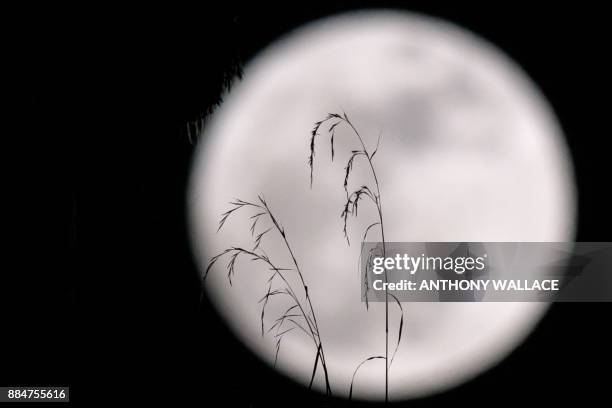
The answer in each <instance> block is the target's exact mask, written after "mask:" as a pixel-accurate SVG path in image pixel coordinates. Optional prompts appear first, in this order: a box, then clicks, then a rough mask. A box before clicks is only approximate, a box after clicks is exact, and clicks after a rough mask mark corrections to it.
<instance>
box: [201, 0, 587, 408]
mask: <svg viewBox="0 0 612 408" xmlns="http://www.w3.org/2000/svg"><path fill="white" fill-rule="evenodd" d="M342 111H345V112H347V113H348V114H349V116H350V117H351V120H352V121H353V122H354V123H355V125H356V127H357V128H358V129H359V130H360V132H361V133H362V134H363V135H364V139H365V140H366V143H369V144H370V145H375V144H376V140H377V137H378V134H379V133H380V132H382V133H383V139H382V142H381V148H380V150H379V152H378V153H377V157H376V159H375V164H376V166H377V172H378V177H379V179H380V180H381V195H382V197H383V202H384V217H385V225H386V230H387V229H388V231H385V232H386V235H387V237H386V238H387V240H388V241H418V242H421V241H568V240H572V239H573V234H574V228H575V203H576V196H575V188H574V180H573V173H572V165H571V162H570V158H569V154H568V151H567V147H566V145H565V141H564V138H563V135H562V133H561V130H560V127H559V125H558V122H557V120H556V119H555V117H554V115H553V114H552V112H551V109H550V107H549V105H548V104H547V102H546V101H545V99H544V98H543V96H542V95H541V94H540V93H539V91H538V90H537V88H536V87H535V86H534V85H533V83H532V82H531V81H530V80H529V79H528V78H527V76H526V75H525V74H524V73H523V72H522V71H521V70H520V69H519V68H518V67H517V66H516V65H515V64H514V63H513V62H512V61H511V60H510V59H509V58H508V57H507V56H505V55H504V54H503V53H501V52H500V51H499V50H498V49H496V48H495V47H493V46H492V45H490V44H489V43H487V42H485V41H483V40H482V39H480V38H478V37H476V36H475V35H474V34H472V33H470V32H468V31H466V30H464V29H462V28H459V27H457V26H455V25H452V24H449V23H446V22H443V21H440V20H436V19H433V18H430V17H424V16H421V15H417V14H412V13H407V12H395V11H368V12H357V13H348V14H343V15H339V16H335V17H331V18H327V19H324V20H321V21H317V22H314V23H311V24H308V25H306V26H305V27H303V28H300V29H298V30H295V31H293V32H291V33H289V34H287V35H286V36H285V37H283V38H281V39H280V40H278V41H277V42H275V43H274V44H272V45H270V46H269V47H268V48H267V49H265V50H264V51H263V52H261V54H260V55H259V56H257V57H256V58H255V59H254V60H253V61H251V62H250V63H249V64H248V65H247V66H246V67H245V69H244V79H243V80H242V81H239V82H236V83H235V85H234V87H233V89H232V91H231V92H230V94H229V95H227V96H226V97H225V102H224V104H223V105H222V106H221V107H220V108H219V110H218V111H217V112H215V114H214V115H213V117H212V118H211V120H210V122H209V125H208V126H207V127H206V129H205V130H204V132H203V134H202V137H201V143H200V146H199V148H198V151H197V153H196V156H195V161H194V166H193V172H192V178H191V185H190V190H189V211H190V219H189V222H190V226H191V232H192V237H193V240H192V241H193V248H194V252H195V254H196V256H197V257H198V260H199V263H200V265H201V266H202V268H205V267H206V265H207V263H208V260H209V259H210V257H211V256H213V255H215V254H217V253H219V252H221V251H222V250H223V249H225V248H228V247H230V246H233V245H249V244H248V242H251V234H250V231H249V222H248V214H247V213H245V214H243V215H237V216H236V218H235V219H233V220H231V221H228V223H227V225H226V226H224V228H223V230H222V231H221V232H219V233H216V230H217V223H218V221H219V215H220V214H221V213H222V212H224V211H225V210H227V208H228V202H229V201H231V200H233V199H234V198H236V197H239V198H242V199H246V200H255V199H256V198H257V195H258V194H263V195H264V196H265V198H266V200H267V201H268V202H269V204H270V205H271V207H272V208H273V210H274V211H275V214H276V215H277V217H278V219H279V220H280V222H281V223H282V224H283V226H284V227H285V230H286V231H287V234H288V237H289V239H290V241H291V245H292V246H293V248H294V251H295V253H296V255H297V257H298V260H299V262H300V266H301V269H302V270H303V271H304V275H305V278H306V280H307V283H308V286H309V292H310V294H311V298H312V302H313V305H314V308H315V310H316V313H317V319H318V320H319V326H320V330H321V335H322V338H323V339H324V345H325V353H326V360H327V365H328V367H329V372H330V373H329V374H330V381H331V387H332V390H333V392H334V395H337V396H342V395H345V396H346V395H347V394H348V389H349V384H350V380H351V376H352V374H353V371H354V369H355V367H356V365H357V364H358V363H359V362H360V361H362V360H363V359H364V358H366V357H368V356H371V355H377V354H378V355H379V354H381V353H383V354H384V344H385V343H384V341H385V340H384V304H371V305H370V309H369V311H367V310H366V308H365V306H364V304H363V303H362V302H361V301H360V283H359V279H358V274H357V271H356V260H357V256H358V251H359V245H355V244H353V245H351V246H347V244H346V241H345V239H344V237H343V234H342V220H341V219H340V218H339V214H340V211H341V206H342V204H343V201H344V199H345V196H344V194H345V193H344V191H343V189H342V181H343V178H344V174H343V166H344V165H345V163H346V152H347V151H350V149H351V148H352V147H353V145H352V144H351V143H352V142H351V139H350V136H349V134H348V131H346V130H344V131H341V132H339V133H338V134H337V135H336V151H337V153H336V155H337V157H336V159H335V161H334V162H333V163H332V162H331V160H330V157H329V156H330V153H329V141H328V140H326V136H324V135H323V136H321V137H320V138H319V139H318V142H317V143H319V144H318V146H317V155H316V161H315V169H314V173H315V180H314V184H313V187H312V189H310V187H309V170H308V166H307V164H306V161H307V157H308V142H309V132H310V130H311V129H312V127H313V124H314V122H315V121H317V120H320V119H322V118H324V117H325V116H326V115H327V113H329V112H342ZM343 154H344V156H343ZM351 177H353V178H354V180H355V182H356V183H359V182H360V181H359V180H363V179H364V178H366V177H367V173H366V172H365V171H364V172H360V171H359V170H356V172H355V173H354V175H352V176H351ZM364 211H365V213H363V214H360V216H359V218H357V219H353V220H351V222H350V224H349V233H351V234H352V238H353V241H357V242H358V241H359V239H360V234H361V232H360V231H363V228H364V227H365V226H367V225H368V224H369V223H370V222H371V219H370V218H368V217H369V215H368V213H367V210H364ZM266 245H267V248H266V250H267V251H268V255H270V256H271V257H274V256H279V257H280V256H283V255H282V248H280V247H277V246H275V244H274V242H273V239H271V240H270V241H268V242H267V243H266ZM236 269H237V272H236V277H235V278H234V279H233V285H232V286H230V285H229V283H228V280H227V274H226V271H225V269H224V268H223V266H220V267H219V268H213V270H212V271H211V273H210V275H209V276H208V278H207V280H206V282H205V288H206V291H207V294H208V296H209V297H210V298H211V300H212V302H213V304H214V305H215V306H216V308H217V309H218V311H219V313H220V314H221V315H222V316H223V317H224V318H225V320H226V321H227V324H228V325H229V326H230V327H231V328H232V329H233V331H234V333H235V334H236V335H237V336H238V337H239V338H240V339H241V340H242V342H243V343H244V344H245V345H246V346H247V347H248V348H250V349H251V350H252V351H253V352H254V353H256V354H257V355H258V356H259V357H261V358H262V359H263V360H264V361H267V362H269V363H270V364H272V363H273V361H274V356H275V340H274V336H273V335H266V336H262V335H261V326H260V310H261V309H260V306H261V304H259V303H258V301H259V300H260V299H261V297H262V296H263V295H264V294H265V291H266V281H267V278H268V275H267V274H265V273H261V271H258V270H257V268H256V267H254V266H253V265H251V264H249V263H248V262H244V263H241V264H239V265H237V267H236ZM546 308H547V305H546V304H539V303H483V304H473V303H409V304H408V303H407V304H404V310H405V324H404V333H403V338H402V344H401V345H400V348H399V351H398V354H397V356H396V359H395V361H394V362H393V366H392V368H391V370H390V373H389V381H390V382H389V395H390V400H391V401H393V400H400V399H405V398H413V397H419V396H425V395H429V394H432V393H437V392H441V391H443V390H446V389H449V388H451V387H454V386H456V385H459V384H461V383H464V382H465V381H467V380H469V379H471V378H473V377H474V376H476V375H478V374H480V373H482V372H484V371H485V370H486V369H487V368H490V367H492V366H493V365H494V364H495V363H497V362H499V361H500V360H501V359H503V358H504V357H505V356H506V355H507V354H508V353H509V352H511V351H512V350H513V349H514V348H515V347H516V346H517V345H518V344H520V342H521V341H523V340H524V338H525V337H526V336H527V335H528V334H529V333H530V331H531V330H532V328H533V327H534V326H535V324H537V322H538V321H539V319H540V318H541V316H542V315H543V313H544V312H545V311H546ZM276 312H278V311H276ZM393 312H395V311H393ZM393 312H390V313H391V319H390V332H395V331H396V330H397V327H398V319H397V315H394V314H393ZM267 313H269V315H270V316H273V315H274V313H275V311H274V309H270V311H269V312H267ZM271 323H272V322H266V324H268V325H270V324H271ZM390 343H391V344H393V340H390ZM315 352H316V350H314V349H313V347H312V343H310V342H309V341H308V338H306V337H305V336H304V335H301V336H300V334H299V333H296V334H295V335H293V336H289V337H287V338H286V339H285V340H283V345H282V348H281V350H280V353H279V356H278V363H277V366H276V367H277V369H278V370H279V371H280V372H282V373H284V374H286V375H288V376H289V377H291V378H293V379H294V380H295V381H297V382H299V383H301V384H305V385H306V384H308V381H309V379H310V375H311V372H312V364H313V362H314V358H315ZM323 385H324V383H323V381H322V379H321V378H317V381H316V382H315V384H314V388H315V389H317V390H320V391H322V390H323V388H322V387H323ZM354 396H355V397H356V398H361V399H370V400H381V399H383V398H384V362H377V361H372V362H371V363H368V364H367V365H364V366H363V368H362V369H361V371H360V372H359V375H358V377H357V378H356V380H355V390H354Z"/></svg>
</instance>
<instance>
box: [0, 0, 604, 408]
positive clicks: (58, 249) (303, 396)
mask: <svg viewBox="0 0 612 408" xmlns="http://www.w3.org/2000/svg"><path fill="white" fill-rule="evenodd" d="M373 5H378V6H382V5H387V6H389V7H398V8H406V9H408V10H413V11H420V12H424V13H427V14H431V15H433V16H437V17H441V18H444V19H447V20H450V21H453V22H455V23H458V24H460V25H462V26H464V27H466V28H468V29H470V30H472V31H474V32H476V33H477V34H479V35H480V36H482V37H484V38H485V39H488V40H489V41H491V42H493V43H494V44H496V45H497V46H499V47H500V48H501V49H502V50H504V51H505V52H506V53H508V54H509V55H510V56H511V57H512V58H514V59H515V60H516V61H518V63H519V64H520V65H521V66H522V67H523V68H524V69H525V70H526V72H527V73H528V74H529V75H530V76H531V77H532V78H533V79H534V80H535V82H536V83H537V84H538V85H539V86H540V88H541V89H542V91H543V93H544V94H545V95H546V96H547V97H548V98H549V100H550V101H551V103H552V105H553V108H554V109H555V111H556V113H557V115H558V116H559V118H560V120H561V123H562V126H563V129H564V131H565V133H566V135H567V138H568V144H569V146H570V149H571V151H572V155H573V160H574V165H575V168H576V177H577V181H578V189H579V225H578V236H577V238H576V240H577V241H612V239H611V235H610V231H611V227H612V221H611V220H610V217H609V209H610V208H612V200H611V198H610V196H609V194H607V193H608V191H607V190H609V185H608V184H609V180H608V175H609V173H610V171H609V170H610V164H609V161H608V157H609V151H608V145H609V142H608V138H609V132H608V124H609V115H608V114H607V112H606V111H604V110H607V109H608V108H609V101H608V99H609V92H610V87H609V72H611V71H610V66H609V62H608V61H605V58H606V53H607V49H608V48H609V42H608V38H609V28H607V27H606V23H607V22H606V19H607V16H608V15H607V14H606V12H604V11H603V10H602V9H591V8H587V7H586V5H585V4H580V3H579V4H577V5H571V6H570V5H568V6H562V7H560V6H558V5H556V6H555V7H543V6H542V7H534V6H533V5H527V4H523V5H520V4H516V3H509V4H506V5H500V4H495V5H488V6H482V5H477V4H475V3H471V4H469V5H468V4H464V3H463V2H462V4H456V5H452V4H451V3H439V2H435V3H434V2H425V1H423V2H380V1H378V2H369V3H368V2H358V3H355V2H350V3H348V2H347V3H343V2H335V3H333V4H332V5H330V4H327V5H324V6H317V5H314V4H313V3H308V5H306V4H289V3H288V4H287V5H284V6H261V5H258V6H257V7H255V6H252V7H249V8H245V7H231V6H228V7H225V8H218V7H215V8H212V7H208V8H207V7H199V8H192V9H187V8H185V9H181V10H168V9H165V8H161V7H160V8H158V9H151V8H142V9H138V10H127V9H112V10H111V9H105V8H98V9H96V8H93V7H92V8H91V9H87V10H85V9H73V8H72V9H65V10H58V9H54V10H36V13H34V12H33V11H30V14H26V17H27V18H26V19H25V21H26V23H24V25H23V26H22V27H21V29H20V30H19V31H18V32H17V34H18V35H17V37H18V38H19V39H20V40H21V43H16V44H17V47H16V48H17V51H18V55H19V56H20V57H21V60H22V61H23V62H24V64H23V68H22V69H21V75H20V78H23V82H22V83H20V84H21V85H23V88H22V89H24V90H25V91H24V92H22V93H23V94H25V98H24V99H25V102H26V103H27V104H28V105H26V106H27V109H26V114H25V117H24V118H22V120H21V121H20V123H21V126H18V129H20V130H19V131H17V132H15V135H16V137H15V138H16V139H18V141H19V144H23V145H24V146H22V147H23V150H21V151H24V152H25V155H24V156H23V157H20V159H19V160H18V163H17V164H15V165H14V166H13V167H11V168H10V169H9V170H8V173H7V174H8V176H9V178H10V179H12V180H17V182H16V184H17V191H18V193H16V194H15V195H11V196H10V198H16V200H11V201H14V202H16V203H17V206H22V203H24V205H23V208H27V210H26V215H25V216H23V217H20V218H19V217H16V216H15V217H13V218H15V219H16V221H17V222H18V224H19V228H18V229H17V232H16V233H15V234H14V235H11V238H12V241H13V242H14V243H17V244H18V245H15V246H14V247H15V248H16V250H13V249H12V248H13V246H11V247H7V249H8V251H7V252H9V254H7V255H11V256H14V257H15V258H16V259H15V262H14V263H12V264H8V263H6V264H5V265H6V266H5V268H3V272H2V273H3V277H2V282H3V283H2V286H1V287H0V290H1V291H2V292H1V295H2V309H0V310H1V313H2V315H3V317H4V318H3V322H4V327H3V328H2V330H0V336H1V338H2V343H1V344H2V361H0V384H2V385H69V386H71V387H72V389H71V398H72V400H73V402H74V403H76V404H79V403H80V404H83V405H85V404H87V405H89V404H90V403H91V402H92V401H109V402H110V401H113V400H115V399H129V400H133V401H141V400H148V401H151V402H152V401H156V402H158V401H162V402H164V401H172V400H177V401H182V402H193V403H194V404H195V403H197V404H198V405H201V406H239V407H250V406H253V407H267V406H283V407H285V406H328V405H329V404H332V403H334V402H333V401H332V402H326V401H324V399H323V397H321V396H319V395H318V394H314V393H309V392H307V390H305V389H303V388H302V387H300V386H297V385H295V384H293V383H291V382H290V381H288V380H286V379H284V378H282V377H280V376H278V375H277V374H276V373H275V372H274V371H273V370H271V369H270V368H268V367H267V366H266V365H265V364H263V363H261V362H260V361H259V360H258V359H257V358H256V357H255V356H254V355H252V354H251V353H250V352H249V351H247V350H246V349H245V348H243V347H242V346H241V345H240V344H239V343H238V342H237V340H236V339H234V337H233V336H232V334H231V333H230V332H229V331H228V330H227V328H226V327H225V326H224V324H223V323H222V321H221V320H220V318H219V317H218V316H217V315H216V313H215V312H214V310H213V309H212V307H211V306H210V304H209V303H208V301H207V299H206V298H204V299H203V300H202V301H200V283H199V280H198V273H199V272H198V270H197V268H196V266H195V264H194V260H193V258H192V255H191V253H190V249H189V241H188V237H187V225H186V219H185V194H186V183H187V180H188V176H189V170H190V164H191V158H192V154H193V152H194V146H193V145H192V144H190V142H189V140H188V137H187V132H186V123H187V122H190V121H192V122H193V121H197V120H199V119H201V118H203V117H204V118H205V116H206V113H207V112H210V111H212V110H213V109H214V106H215V105H216V104H218V103H219V102H220V99H219V98H220V93H221V91H222V90H223V89H224V87H227V86H228V83H229V82H228V78H231V77H232V76H233V75H234V74H235V73H237V72H239V71H240V66H241V64H242V63H246V62H248V61H249V59H250V58H252V57H253V56H254V55H255V54H256V53H257V52H258V51H259V50H261V49H262V47H265V46H266V45H267V44H269V43H270V42H271V41H273V40H274V39H276V38H278V37H279V36H280V35H282V34H283V33H286V32H287V31H289V30H291V29H292V28H294V27H296V26H298V25H300V24H302V23H305V22H307V21H311V20H313V19H316V18H318V17H321V16H325V15H329V14H333V13H335V12H338V11H342V10H349V9H358V8H366V7H369V6H373ZM51 12H54V13H57V14H58V15H61V16H62V19H61V20H60V19H55V18H53V15H52V14H47V13H51ZM608 26H609V25H608ZM16 176H19V177H16ZM21 193H24V194H23V195H22V194H21ZM25 204H27V206H26V205H25ZM30 207H32V208H30ZM11 214H13V213H10V214H9V216H10V215H11ZM15 219H14V220H15ZM17 248H18V249H17ZM611 310H612V309H611V307H610V304H555V305H553V306H552V308H551V310H550V312H549V313H548V314H547V315H546V317H545V318H544V320H543V321H542V322H541V324H540V325H539V326H538V328H537V329H536V330H535V331H534V332H533V333H532V334H531V336H530V337H529V338H528V340H527V341H526V342H525V343H524V344H523V345H521V346H520V347H519V348H518V349H516V350H515V351H514V352H513V353H512V355H511V356H510V357H509V358H507V359H506V360H504V361H503V362H502V363H501V364H500V365H498V366H497V367H495V368H493V369H491V370H490V371H488V372H486V373H484V374H482V375H481V376H479V377H478V378H476V379H475V380H474V381H471V382H469V383H467V384H465V385H463V386H460V387H458V388H456V389H453V390H451V391H448V392H446V393H444V394H441V395H437V396H435V397H432V398H427V399H423V400H414V401H409V402H406V403H405V404H404V405H405V406H437V405H443V404H448V403H460V404H464V403H465V404H470V405H472V406H474V405H476V406H481V405H482V406H485V405H488V404H491V403H496V402H502V401H503V402H507V403H521V404H522V403H541V404H547V405H548V404H553V403H560V402H563V403H571V402H575V403H581V402H585V401H593V402H595V401H598V400H599V399H601V400H603V401H605V400H608V395H607V394H608V392H609V390H606V388H605V387H607V386H608V383H609V375H608V374H607V370H609V367H610V363H611V352H610V349H609V347H610V344H612V342H611V341H612V336H611V335H610V333H609V331H608V330H607V326H608V325H609V321H610V312H611ZM458 341H460V339H458ZM213 401H216V402H213ZM176 403H178V402H176ZM336 403H337V402H336ZM326 404H328V405H326ZM337 405H342V404H337Z"/></svg>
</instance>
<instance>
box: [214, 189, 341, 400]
mask: <svg viewBox="0 0 612 408" xmlns="http://www.w3.org/2000/svg"><path fill="white" fill-rule="evenodd" d="M230 205H231V206H232V207H231V208H230V209H229V210H227V211H226V212H224V213H223V214H222V215H221V220H220V221H219V227H218V228H217V232H218V231H220V230H221V229H222V228H223V226H224V225H225V223H226V222H227V220H228V219H229V218H230V216H232V215H234V214H235V213H236V212H237V211H238V210H240V209H243V208H249V209H251V210H252V211H253V213H254V214H252V215H251V216H250V218H249V219H250V222H251V227H250V231H251V237H252V238H253V248H251V249H245V248H242V247H230V248H227V249H225V250H224V251H222V252H221V253H219V254H217V255H215V256H214V257H212V258H211V259H210V261H209V263H208V266H207V268H206V271H205V273H204V279H206V277H207V276H208V273H209V272H210V270H211V268H212V267H213V265H215V263H217V262H218V261H219V260H220V259H221V258H228V263H227V265H226V269H227V278H228V280H229V283H230V285H231V284H232V278H233V277H234V275H235V266H236V260H237V259H238V258H239V257H246V258H248V259H249V260H250V261H252V262H258V263H263V264H264V265H265V266H267V267H268V270H269V271H270V272H271V273H270V276H269V278H268V289H267V291H266V294H265V295H264V296H263V297H262V298H261V300H260V303H262V308H261V315H260V320H261V334H262V336H263V335H265V334H266V333H270V332H272V331H273V330H275V333H274V338H275V339H276V352H275V357H274V365H275V366H276V362H277V361H278V354H279V351H280V347H281V342H282V340H283V337H284V336H285V335H286V334H288V333H290V332H292V331H293V330H296V329H297V330H300V331H301V332H303V333H304V334H305V335H306V336H307V337H308V338H310V339H311V340H312V341H313V344H314V347H315V350H316V356H315V361H314V364H313V369H312V375H311V378H310V383H309V385H308V388H312V384H313V382H314V379H315V377H316V374H317V369H318V367H319V365H320V366H321V369H322V370H323V375H324V381H325V390H326V394H327V395H331V394H332V391H331V386H330V383H329V374H328V370H327V363H326V361H325V352H324V349H323V341H322V340H321V334H320V331H319V325H318V322H317V318H316V315H315V310H314V307H313V305H312V301H311V299H310V294H309V293H308V286H307V285H306V281H305V279H304V275H303V273H302V271H301V269H300V266H299V264H298V261H297V259H296V257H295V254H294V253H293V249H292V248H291V245H290V244H289V240H288V238H287V233H286V232H285V229H284V228H283V227H282V226H281V224H280V223H279V222H278V220H277V218H276V217H275V216H274V214H273V212H272V210H271V209H270V206H269V205H268V203H267V202H266V200H265V199H264V198H263V197H262V196H258V197H257V201H255V202H249V201H244V200H241V199H236V200H235V201H233V202H231V203H230ZM262 218H267V219H268V221H269V222H270V223H271V224H272V226H271V227H269V228H267V229H264V230H262V231H261V232H258V231H257V229H258V225H259V224H261V222H259V221H260V220H261V219H262ZM273 231H274V232H276V234H277V236H278V238H280V240H281V242H282V244H283V246H284V247H285V249H286V250H287V252H288V254H289V256H290V257H291V262H292V264H293V266H292V267H289V268H284V267H279V266H278V265H277V264H276V263H275V262H274V261H273V260H272V259H271V258H270V257H269V256H268V255H267V254H266V252H265V251H264V250H263V248H262V239H263V237H264V236H266V235H267V234H270V233H272V232H273ZM289 273H295V274H297V276H298V278H299V282H300V285H299V286H300V288H299V291H298V289H296V288H295V287H294V286H295V285H292V284H291V282H290V280H289V279H288V277H287V274H289ZM275 297H287V298H288V299H289V302H290V303H289V308H287V310H285V312H284V313H283V314H281V316H280V317H277V318H276V319H275V320H274V323H273V324H272V325H271V326H270V327H269V328H268V329H267V330H266V327H265V317H266V307H267V306H268V304H269V302H270V301H271V300H272V299H273V298H275Z"/></svg>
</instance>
